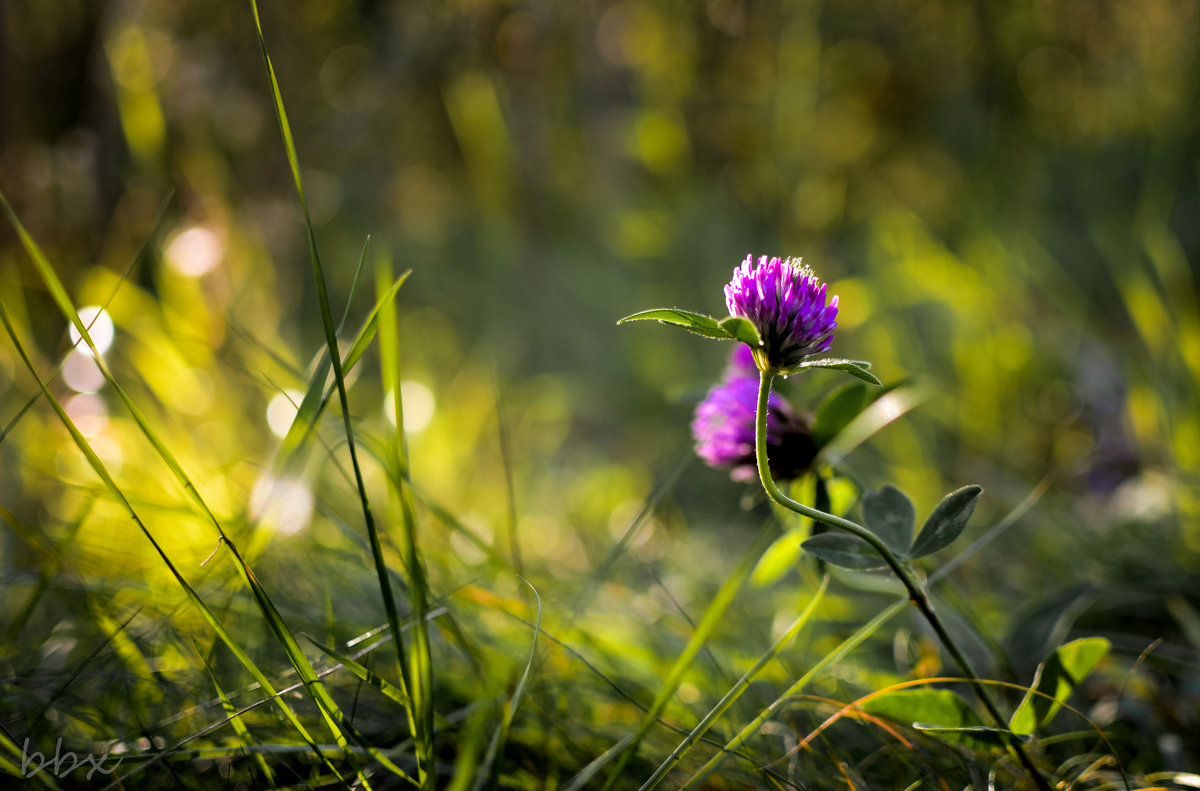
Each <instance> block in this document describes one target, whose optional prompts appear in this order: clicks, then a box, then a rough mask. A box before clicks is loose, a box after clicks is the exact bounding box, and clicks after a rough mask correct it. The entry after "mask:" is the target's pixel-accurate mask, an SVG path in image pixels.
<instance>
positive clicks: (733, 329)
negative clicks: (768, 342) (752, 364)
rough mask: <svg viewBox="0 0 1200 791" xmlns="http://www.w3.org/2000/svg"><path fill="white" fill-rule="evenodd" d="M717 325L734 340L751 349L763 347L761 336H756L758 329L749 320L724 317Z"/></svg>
mask: <svg viewBox="0 0 1200 791" xmlns="http://www.w3.org/2000/svg"><path fill="white" fill-rule="evenodd" d="M717 324H719V325H720V326H721V329H723V330H725V331H726V332H728V333H729V334H730V336H732V337H733V338H734V339H735V340H739V341H741V342H742V343H744V344H746V345H747V346H749V347H750V348H751V349H757V348H758V347H760V346H762V345H763V341H762V336H761V335H759V334H758V328H757V327H755V326H754V322H752V321H750V320H749V319H744V318H742V317H741V316H726V317H725V318H723V319H721V320H720V321H719V322H717Z"/></svg>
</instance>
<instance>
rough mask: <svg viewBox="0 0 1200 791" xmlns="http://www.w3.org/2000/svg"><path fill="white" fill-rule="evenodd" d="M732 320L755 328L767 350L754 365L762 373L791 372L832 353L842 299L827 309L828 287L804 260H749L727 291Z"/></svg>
mask: <svg viewBox="0 0 1200 791" xmlns="http://www.w3.org/2000/svg"><path fill="white" fill-rule="evenodd" d="M725 304H726V306H728V308H729V315H731V316H737V317H740V318H744V319H746V320H748V321H750V322H751V323H752V324H754V326H755V328H756V329H757V330H758V334H759V336H760V337H761V338H762V342H763V344H762V346H760V347H759V348H757V349H754V350H753V352H754V361H755V363H756V364H757V365H758V368H759V369H760V370H763V371H771V372H774V373H779V374H786V373H789V372H791V371H792V370H794V369H795V368H796V366H798V365H799V364H800V363H802V362H804V360H805V359H806V358H807V357H810V356H811V355H814V354H822V353H824V352H827V351H829V349H830V346H831V345H832V343H833V330H834V328H835V327H837V322H836V321H835V318H836V317H837V305H838V298H837V297H834V298H833V299H832V300H830V302H829V304H828V305H826V304H825V284H824V283H822V282H821V280H820V278H818V277H817V276H816V274H815V273H814V272H813V271H812V269H810V268H809V267H808V266H807V265H805V264H803V263H801V260H800V259H799V258H786V259H784V258H778V257H773V258H768V257H767V256H765V255H764V256H761V257H760V258H759V259H758V262H757V263H755V262H754V258H753V256H749V255H748V256H746V260H745V261H743V262H742V265H741V266H739V267H737V268H736V269H734V270H733V279H732V280H730V281H729V285H727V286H725Z"/></svg>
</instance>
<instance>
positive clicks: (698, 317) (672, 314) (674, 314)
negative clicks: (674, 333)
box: [617, 308, 733, 341]
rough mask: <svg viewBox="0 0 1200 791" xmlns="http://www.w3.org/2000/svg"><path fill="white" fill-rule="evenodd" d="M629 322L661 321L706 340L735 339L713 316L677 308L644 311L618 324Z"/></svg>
mask: <svg viewBox="0 0 1200 791" xmlns="http://www.w3.org/2000/svg"><path fill="white" fill-rule="evenodd" d="M627 321H659V322H662V323H663V324H674V325H676V326H678V327H683V328H684V329H685V330H690V331H692V332H694V333H696V334H697V335H703V336H704V337H706V338H717V339H719V340H723V341H727V340H729V339H730V338H732V337H733V336H732V335H730V334H729V332H728V331H727V330H726V329H725V328H724V327H722V326H721V324H720V322H718V321H717V320H716V319H714V318H713V317H712V316H705V315H704V314H702V313H691V312H689V311H686V310H678V309H676V308H655V309H654V310H643V311H642V312H641V313H634V314H633V315H632V316H626V317H625V318H623V319H621V320H620V321H618V322H617V324H624V323H625V322H627Z"/></svg>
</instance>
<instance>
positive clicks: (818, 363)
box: [796, 357, 883, 386]
mask: <svg viewBox="0 0 1200 791" xmlns="http://www.w3.org/2000/svg"><path fill="white" fill-rule="evenodd" d="M870 367H871V364H870V363H869V362H866V361H864V360H841V359H838V358H836V357H826V358H823V359H819V360H805V361H804V362H802V363H800V364H799V365H797V366H796V370H797V371H801V370H804V369H805V368H836V369H837V370H839V371H845V372H846V373H848V374H850V375H851V376H857V377H858V378H859V379H862V380H863V381H864V382H870V383H871V384H873V385H881V386H882V385H883V382H881V381H879V377H877V376H875V374H873V373H871V372H870V371H868V370H867V369H868V368H870Z"/></svg>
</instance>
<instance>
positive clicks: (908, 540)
mask: <svg viewBox="0 0 1200 791" xmlns="http://www.w3.org/2000/svg"><path fill="white" fill-rule="evenodd" d="M862 512H863V521H864V522H866V523H867V527H868V528H870V530H871V532H872V533H874V534H875V535H877V536H879V537H880V538H881V539H883V543H885V544H887V545H888V546H889V547H890V548H891V549H892V551H893V552H895V553H896V554H897V555H899V556H900V557H902V558H903V557H908V550H909V547H911V546H912V538H913V527H914V526H915V525H916V522H917V512H916V510H915V509H914V508H913V504H912V501H910V500H909V499H908V498H907V497H905V496H904V492H902V491H900V490H899V489H897V488H896V487H895V486H891V485H888V486H884V487H883V489H881V490H879V491H878V492H867V493H866V494H865V495H863V502H862Z"/></svg>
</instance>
